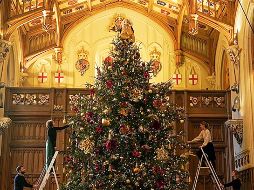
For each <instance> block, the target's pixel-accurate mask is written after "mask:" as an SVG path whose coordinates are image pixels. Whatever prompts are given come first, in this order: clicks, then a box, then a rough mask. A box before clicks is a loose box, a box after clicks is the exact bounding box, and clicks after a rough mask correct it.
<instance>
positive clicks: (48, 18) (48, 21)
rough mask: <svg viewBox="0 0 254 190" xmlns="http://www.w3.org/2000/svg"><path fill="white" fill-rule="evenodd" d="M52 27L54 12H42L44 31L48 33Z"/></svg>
mask: <svg viewBox="0 0 254 190" xmlns="http://www.w3.org/2000/svg"><path fill="white" fill-rule="evenodd" d="M51 27H52V12H51V11H50V10H43V11H42V29H43V30H45V31H46V32H47V31H49V30H50V29H51Z"/></svg>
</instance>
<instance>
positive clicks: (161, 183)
mask: <svg viewBox="0 0 254 190" xmlns="http://www.w3.org/2000/svg"><path fill="white" fill-rule="evenodd" d="M155 186H156V188H155V189H164V186H165V182H164V180H163V179H158V180H157V181H156V182H155Z"/></svg>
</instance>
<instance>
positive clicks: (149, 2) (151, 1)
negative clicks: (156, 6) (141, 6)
mask: <svg viewBox="0 0 254 190" xmlns="http://www.w3.org/2000/svg"><path fill="white" fill-rule="evenodd" d="M153 3H154V0H149V1H148V9H147V11H148V12H149V13H150V12H151V11H152V10H153Z"/></svg>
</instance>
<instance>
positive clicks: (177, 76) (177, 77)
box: [172, 68, 182, 85]
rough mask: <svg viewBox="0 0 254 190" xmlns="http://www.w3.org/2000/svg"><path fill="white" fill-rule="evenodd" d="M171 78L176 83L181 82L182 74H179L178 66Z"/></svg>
mask: <svg viewBox="0 0 254 190" xmlns="http://www.w3.org/2000/svg"><path fill="white" fill-rule="evenodd" d="M172 79H173V81H174V83H175V84H176V85H179V84H181V82H182V75H181V73H180V71H179V68H176V70H175V73H174V74H173V77H172Z"/></svg>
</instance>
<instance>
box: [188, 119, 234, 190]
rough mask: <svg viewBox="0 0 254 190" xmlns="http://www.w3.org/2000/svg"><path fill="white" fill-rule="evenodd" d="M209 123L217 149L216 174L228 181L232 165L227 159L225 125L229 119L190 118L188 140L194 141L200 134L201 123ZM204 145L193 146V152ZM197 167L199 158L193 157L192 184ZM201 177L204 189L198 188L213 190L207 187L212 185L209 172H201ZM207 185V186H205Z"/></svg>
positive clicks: (200, 184)
mask: <svg viewBox="0 0 254 190" xmlns="http://www.w3.org/2000/svg"><path fill="white" fill-rule="evenodd" d="M203 120H204V121H207V122H208V123H209V130H210V131H211V133H212V139H213V144H214V147H215V154H216V172H217V174H218V176H219V177H220V179H221V180H224V179H227V178H228V173H227V170H228V166H226V165H230V163H229V164H228V163H227V161H228V160H227V159H226V156H225V155H226V143H227V139H226V138H225V137H226V134H225V133H227V132H226V131H225V126H224V123H225V121H226V120H227V118H212V117H205V118H195V117H188V121H187V122H188V125H187V127H188V128H187V134H188V140H192V139H193V138H195V137H196V136H198V134H199V133H200V128H199V123H200V122H201V121H203ZM201 144H202V142H200V143H194V144H192V145H191V147H192V151H193V152H194V153H195V152H196V151H197V150H198V148H199V146H200V145H201ZM197 165H198V158H197V157H191V158H190V164H189V166H190V173H191V176H192V179H191V180H192V182H193V180H194V176H195V172H196V170H197ZM200 174H201V176H200V178H199V185H198V186H202V187H198V189H204V190H207V189H209V188H211V186H207V184H212V182H210V181H209V180H211V179H210V178H209V171H208V170H202V171H201V173H200ZM205 184H206V185H205Z"/></svg>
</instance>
